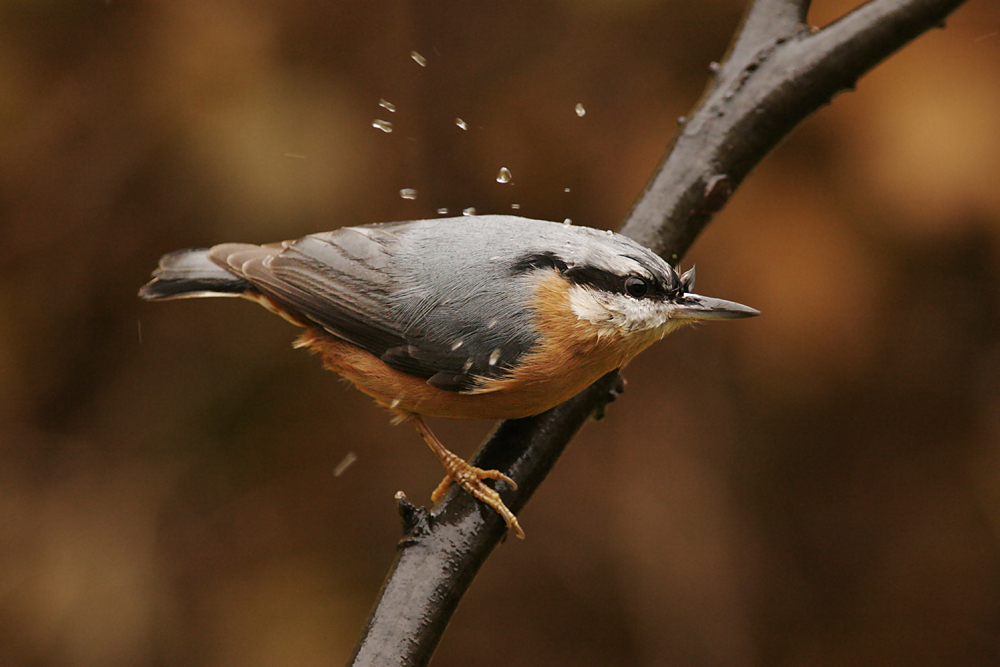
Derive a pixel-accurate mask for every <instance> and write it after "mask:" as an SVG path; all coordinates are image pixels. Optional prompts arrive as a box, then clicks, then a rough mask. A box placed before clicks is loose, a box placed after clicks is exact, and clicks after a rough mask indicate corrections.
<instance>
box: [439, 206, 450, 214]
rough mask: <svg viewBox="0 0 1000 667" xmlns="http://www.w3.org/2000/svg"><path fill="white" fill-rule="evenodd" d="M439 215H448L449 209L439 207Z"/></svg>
mask: <svg viewBox="0 0 1000 667" xmlns="http://www.w3.org/2000/svg"><path fill="white" fill-rule="evenodd" d="M438 215H448V209H447V208H445V207H444V206H442V207H441V208H439V209H438Z"/></svg>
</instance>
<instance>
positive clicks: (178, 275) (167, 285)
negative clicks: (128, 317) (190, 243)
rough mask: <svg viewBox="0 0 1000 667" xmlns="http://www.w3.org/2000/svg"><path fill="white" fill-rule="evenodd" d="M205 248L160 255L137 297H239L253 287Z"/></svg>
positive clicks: (149, 299)
mask: <svg viewBox="0 0 1000 667" xmlns="http://www.w3.org/2000/svg"><path fill="white" fill-rule="evenodd" d="M208 253H209V248H192V249H188V250H177V251H176V252H172V253H170V254H167V255H164V256H163V257H162V258H161V259H160V266H159V267H158V268H157V269H156V270H155V271H153V280H151V281H149V282H148V283H146V284H145V285H143V286H142V289H140V290H139V296H140V297H142V298H143V299H146V300H147V301H159V300H164V299H187V298H192V297H199V296H242V295H244V294H246V293H247V292H254V291H255V290H254V288H253V286H252V285H251V284H250V283H249V282H248V281H246V280H244V279H243V278H240V277H239V276H236V275H233V274H232V273H230V272H229V271H227V270H225V269H224V268H222V267H221V266H219V265H218V264H216V263H215V262H213V261H212V260H211V259H209V257H208Z"/></svg>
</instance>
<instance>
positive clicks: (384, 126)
mask: <svg viewBox="0 0 1000 667" xmlns="http://www.w3.org/2000/svg"><path fill="white" fill-rule="evenodd" d="M372 127H374V128H375V129H377V130H382V131H383V132H385V133H387V134H388V133H389V132H392V123H390V122H389V121H387V120H379V119H378V118H376V119H375V120H373V121H372Z"/></svg>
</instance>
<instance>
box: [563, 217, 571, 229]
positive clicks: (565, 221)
mask: <svg viewBox="0 0 1000 667" xmlns="http://www.w3.org/2000/svg"><path fill="white" fill-rule="evenodd" d="M563 224H564V225H566V226H567V227H569V226H570V225H572V224H573V221H572V220H570V219H569V218H566V219H565V220H563Z"/></svg>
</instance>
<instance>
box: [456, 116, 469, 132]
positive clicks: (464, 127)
mask: <svg viewBox="0 0 1000 667" xmlns="http://www.w3.org/2000/svg"><path fill="white" fill-rule="evenodd" d="M455 125H458V127H459V129H460V130H468V129H469V126H468V125H467V124H466V123H465V121H464V120H462V119H461V118H456V119H455Z"/></svg>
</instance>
